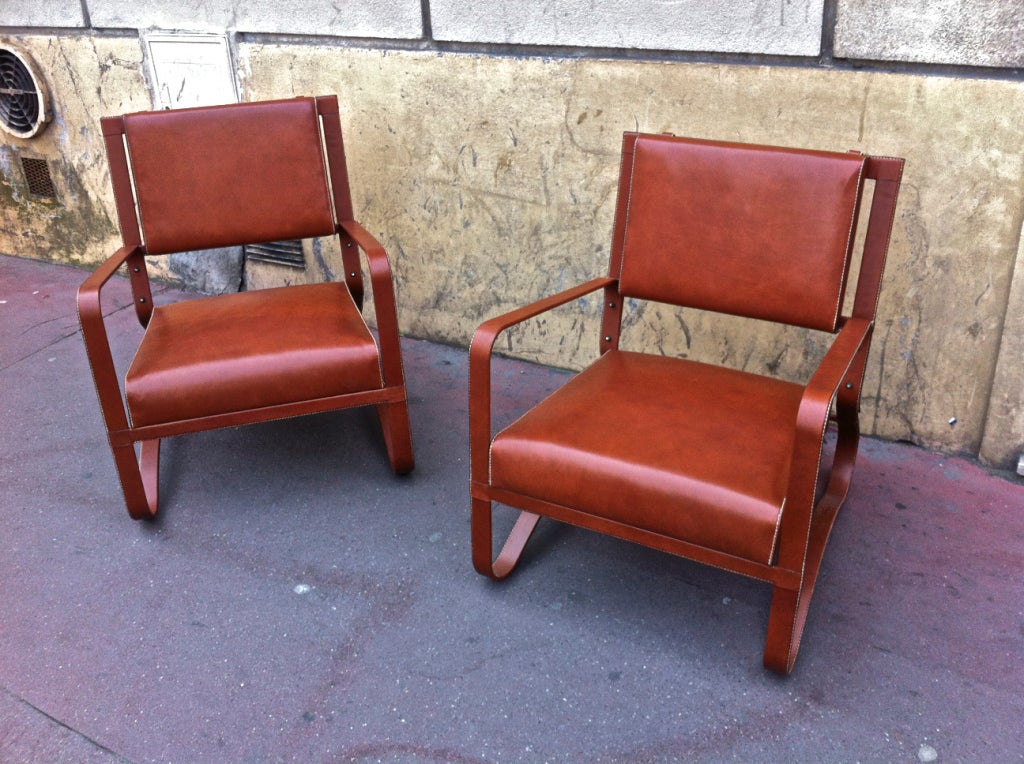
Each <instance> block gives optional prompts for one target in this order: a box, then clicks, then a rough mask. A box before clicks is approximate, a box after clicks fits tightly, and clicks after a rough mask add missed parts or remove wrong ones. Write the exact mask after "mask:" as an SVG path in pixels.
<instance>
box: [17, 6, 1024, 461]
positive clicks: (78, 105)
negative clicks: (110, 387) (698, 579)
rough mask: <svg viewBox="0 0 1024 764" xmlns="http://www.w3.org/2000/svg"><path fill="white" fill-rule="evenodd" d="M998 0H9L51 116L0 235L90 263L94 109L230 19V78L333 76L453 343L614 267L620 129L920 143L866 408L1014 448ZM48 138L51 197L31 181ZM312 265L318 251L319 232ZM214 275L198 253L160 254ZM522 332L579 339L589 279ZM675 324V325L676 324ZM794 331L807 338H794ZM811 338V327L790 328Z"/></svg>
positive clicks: (279, 91) (905, 425) (362, 178)
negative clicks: (610, 255)
mask: <svg viewBox="0 0 1024 764" xmlns="http://www.w3.org/2000/svg"><path fill="white" fill-rule="evenodd" d="M1012 5H1013V4H1008V3H1003V2H1001V0H942V2H925V0H887V1H886V2H881V0H779V2H774V3H767V2H763V0H757V2H755V1H754V0H737V1H736V2H711V3H703V4H697V3H665V2H659V1H656V0H646V1H645V0H641V1H640V2H636V0H633V1H632V2H629V3H627V2H625V1H624V0H606V1H605V2H601V3H594V2H592V1H591V0H586V1H584V0H549V2H545V3H521V2H515V1H514V0H494V1H493V2H488V3H467V2H457V0H378V1H376V2H355V1H354V0H342V1H339V0H334V2H330V1H329V0H313V1H312V2H302V3H300V2H287V1H280V0H279V1H278V2H270V1H269V0H257V1H255V2H244V3H243V2H241V1H240V0H234V1H233V2H221V3H212V2H201V1H199V0H192V1H190V2H186V3H181V2H170V0H137V1H136V2H133V3H131V4H125V3H120V2H115V1H114V0H84V1H82V0H71V1H70V2H69V1H67V0H54V2H50V3H38V2H26V1H25V0H7V2H5V3H3V4H2V5H0V45H11V46H16V47H18V48H19V49H21V50H24V51H27V52H28V53H29V54H30V55H31V56H32V57H33V58H34V59H35V60H36V61H37V63H38V65H39V67H40V69H41V70H42V71H44V72H45V73H46V76H47V77H48V79H49V82H50V87H51V91H52V100H53V107H54V113H55V115H56V116H55V120H54V123H53V124H52V125H51V126H50V127H49V128H48V129H47V130H46V131H44V132H43V133H42V134H41V135H40V136H39V137H38V138H34V139H31V140H20V139H16V138H11V137H9V136H5V137H4V143H2V144H0V201H2V202H3V207H2V209H0V252H5V253H9V254H15V255H21V256H26V257H41V258H50V259H55V260H61V261H65V262H74V263H79V264H82V265H84V266H89V265H93V264H95V263H97V262H99V261H100V260H101V259H103V258H104V257H105V256H107V254H109V252H110V251H112V249H113V247H114V246H115V245H116V242H117V240H118V237H117V231H116V224H115V223H114V222H113V221H114V220H115V219H116V218H115V216H114V211H113V205H112V199H111V198H110V194H109V191H108V180H107V177H106V169H105V159H104V156H103V147H102V140H101V137H100V135H99V133H98V130H97V129H96V128H97V127H98V124H99V118H100V117H101V116H104V115H106V114H116V113H122V112H125V111H132V110H140V109H147V108H152V107H154V106H156V105H159V103H160V99H159V98H158V95H159V94H158V93H156V92H155V88H154V83H153V74H152V72H151V71H150V70H149V63H150V61H149V55H150V54H149V52H148V51H147V48H146V45H145V43H144V40H145V38H146V36H147V35H149V34H150V33H152V32H154V31H161V32H175V31H177V32H212V33H219V34H223V35H226V38H227V40H228V43H229V49H230V60H231V67H232V73H233V77H234V83H232V84H233V86H234V88H233V89H234V91H235V92H237V94H238V96H239V97H240V98H242V99H243V100H256V99H261V98H275V97H289V96H292V95H300V94H316V93H337V94H338V95H340V96H341V100H342V108H343V115H342V118H343V127H344V130H345V135H346V145H347V149H348V152H349V167H350V174H351V175H352V180H353V185H354V192H355V196H356V199H355V201H356V206H357V214H358V217H359V218H360V219H361V220H362V221H363V222H364V223H365V224H366V225H367V226H368V227H369V228H370V229H371V230H372V231H374V232H375V233H377V234H378V235H379V236H380V237H381V238H382V240H383V241H384V242H385V244H386V246H387V247H388V249H389V251H390V253H391V256H392V259H393V263H394V265H395V270H396V274H397V278H398V287H399V295H400V304H401V311H402V313H401V317H400V320H401V323H402V326H403V329H404V330H405V331H406V332H407V333H409V334H412V335H414V336H419V337H426V338H430V339H436V340H441V341H446V342H454V343H459V344H466V343H468V341H469V338H470V336H471V334H472V331H473V329H474V328H475V327H476V326H477V325H478V324H479V323H480V321H482V320H483V319H485V318H487V317H488V316H491V315H494V314H496V313H497V312H499V311H501V310H504V309H506V308H509V307H512V306H515V305H521V304H523V303H525V302H527V301H529V300H532V299H535V298H537V297H539V296H541V295H544V294H548V293H550V292H552V291H554V290H556V289H559V288H562V287H565V286H568V285H569V284H572V283H575V282H578V281H582V280H584V279H586V278H589V277H592V276H594V275H599V274H601V273H602V272H603V270H604V268H605V267H606V262H607V248H608V241H609V238H610V225H611V215H612V211H613V207H614V196H615V182H616V177H617V166H618V153H619V145H620V140H621V134H622V132H623V131H624V130H633V129H640V130H645V131H651V132H661V131H671V132H675V133H677V134H690V135H696V136H701V137H714V138H726V139H734V140H745V141H752V142H765V143H780V144H786V145H799V146H809V147H817V148H831V149H839V150H845V149H860V150H864V151H867V152H872V153H882V154H896V155H900V156H904V157H906V158H907V160H908V165H907V174H906V178H905V184H904V191H903V195H902V201H901V206H900V211H899V215H898V220H897V226H896V230H895V231H894V239H893V246H892V250H891V254H890V261H889V266H888V269H887V274H886V282H885V285H884V287H883V295H882V304H881V308H880V318H879V326H878V332H877V335H876V340H875V346H874V350H873V353H872V357H871V362H870V367H869V372H868V391H867V394H866V396H865V406H864V414H865V416H864V423H865V429H866V431H867V432H870V433H874V434H878V435H881V436H883V437H888V438H898V439H906V440H910V441H913V442H917V443H920V444H922V445H926V446H930V447H937V448H941V449H946V450H949V451H952V452H958V453H967V454H974V455H979V456H981V457H982V458H983V459H984V460H986V461H988V462H990V463H992V464H995V465H998V466H1001V467H1010V466H1012V465H1014V464H1016V461H1017V458H1018V455H1019V454H1020V452H1021V451H1022V450H1024V415H1022V413H1021V412H1022V411H1024V383H1022V380H1024V351H1022V347H1024V345H1022V344H1021V340H1020V337H1021V327H1022V325H1024V249H1022V248H1021V230H1022V225H1024V137H1022V129H1021V125H1022V124H1024V76H1022V72H1021V68H1020V67H1021V66H1022V65H1024V58H1022V56H1024V44H1022V34H1024V21H1022V19H1021V18H1020V16H1019V14H1016V13H1014V12H1012ZM20 156H38V157H43V158H46V159H47V160H48V161H49V162H50V166H51V167H52V168H53V170H54V182H55V185H56V186H57V188H58V197H59V198H58V199H57V200H56V201H53V200H38V199H34V198H31V197H30V195H28V194H26V193H25V191H24V188H23V182H22V180H21V178H20V176H19V173H18V169H17V165H18V162H17V159H18V158H19V157H20ZM308 255H309V258H308V259H309V262H308V264H307V270H306V272H305V273H304V274H302V275H301V276H297V275H296V274H295V272H294V271H291V272H285V271H275V270H274V268H273V267H269V268H263V269H262V270H259V271H258V272H254V274H253V275H252V278H251V279H250V283H254V284H258V285H260V286H265V285H271V284H273V283H275V282H276V283H284V282H286V281H294V280H298V279H322V278H331V277H332V276H333V275H334V273H335V272H336V271H337V269H338V268H339V267H340V266H339V264H338V263H337V259H336V254H335V253H334V252H333V251H332V249H331V248H330V246H329V245H327V244H326V243H324V244H321V243H317V244H316V246H315V247H314V248H313V250H312V251H311V252H309V253H308ZM161 272H162V273H163V274H164V275H165V276H167V277H169V278H177V279H178V280H180V281H184V282H186V283H190V284H192V286H194V287H202V286H203V285H204V284H208V283H209V282H210V279H204V277H203V275H202V274H201V273H197V272H196V269H195V262H194V261H193V262H190V264H189V267H188V269H183V268H179V269H177V270H175V269H174V268H173V267H172V268H164V269H163V270H162V271H161ZM577 308H582V309H583V310H582V316H581V313H580V311H579V310H568V311H563V312H560V313H559V314H557V315H552V316H551V317H549V318H548V319H547V320H546V321H543V322H539V323H537V324H534V325H530V326H528V327H526V328H524V329H523V330H522V331H520V332H517V333H515V334H514V335H512V336H511V337H510V341H511V343H512V344H511V350H512V351H513V352H514V353H515V354H518V355H521V356H524V357H528V358H533V359H536V360H539V361H543V362H547V363H557V364H560V365H566V366H580V365H582V364H584V363H586V362H588V361H589V360H590V359H592V358H593V355H594V351H595V348H596V332H597V328H596V325H595V323H594V316H595V312H596V305H593V304H584V305H582V306H577ZM628 321H629V331H630V336H631V338H632V339H631V341H634V342H635V343H636V344H643V345H645V346H647V347H656V348H658V349H661V350H663V351H664V352H669V353H675V354H679V355H685V356H689V357H693V358H698V359H701V358H703V359H711V360H716V361H725V362H727V363H732V364H734V365H736V366H739V367H742V368H748V369H751V370H759V371H764V370H772V371H776V372H777V373H780V374H783V375H785V376H789V377H796V378H799V377H802V376H803V375H805V374H806V373H807V370H808V368H810V364H811V363H812V361H813V358H814V355H815V353H818V352H820V350H821V347H822V346H823V341H822V338H816V337H803V336H800V337H794V336H793V335H792V334H791V333H787V332H781V333H778V332H774V333H773V332H772V331H768V330H765V331H762V332H759V333H756V334H753V335H751V334H750V333H749V332H747V333H744V334H741V335H740V336H739V338H737V337H736V335H733V334H731V333H730V330H731V329H733V328H734V327H733V326H732V325H731V324H730V322H729V321H724V322H723V321H718V320H715V319H713V318H711V317H701V316H692V315H689V314H683V315H679V314H676V313H674V312H672V311H668V310H666V309H665V308H664V307H663V306H658V305H651V304H640V305H637V306H635V310H634V312H633V314H631V316H630V317H629V319H628ZM680 327H684V329H683V330H681V329H680ZM794 343H795V344H794ZM797 346H799V350H797V349H794V348H796V347H797Z"/></svg>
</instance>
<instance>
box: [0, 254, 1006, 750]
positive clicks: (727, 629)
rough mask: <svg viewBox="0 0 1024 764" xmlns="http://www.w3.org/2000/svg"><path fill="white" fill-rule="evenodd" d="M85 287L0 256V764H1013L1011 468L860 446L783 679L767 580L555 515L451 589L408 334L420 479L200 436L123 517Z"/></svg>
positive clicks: (311, 426)
mask: <svg viewBox="0 0 1024 764" xmlns="http://www.w3.org/2000/svg"><path fill="white" fill-rule="evenodd" d="M83 277H84V273H83V272H82V271H78V270H75V269H73V268H67V267H62V266H55V265H44V264H40V263H34V262H30V261H25V260H17V259H13V258H7V257H0V416H2V419H0V422H2V427H3V431H2V438H0V542H2V543H0V583H2V590H0V761H2V762H113V761H132V762H149V761H152V762H162V761H168V762H227V761H231V762H234V761H239V762H277V761H301V762H334V761H339V762H340V761H388V762H406V761H410V762H480V761H498V762H519V761H524V762H534V761H537V762H540V761H558V762H564V761H601V762H648V761H650V762H661V761H714V762H719V761H743V762H754V761H756V762H761V761H764V762H774V761H780V762H781V761H787V762H788V761H806V762H822V761H835V762H853V761H879V762H901V761H903V762H915V761H932V760H937V761H947V762H948V761H978V762H1010V761H1022V760H1024V724H1022V722H1021V719H1022V718H1024V693H1022V686H1024V481H1022V480H1021V479H1020V478H1016V477H1014V476H1009V475H1006V476H999V475H991V474H989V473H988V472H986V471H985V470H984V469H982V468H980V467H978V466H976V465H974V464H972V463H970V462H967V461H963V460H959V459H951V458H945V457H942V456H938V455H934V454H930V453H927V452H925V451H922V450H919V449H916V448H913V447H910V446H906V445H897V444H891V443H883V442H879V441H873V440H868V441H866V442H865V443H864V448H863V452H862V457H861V459H860V462H859V464H858V473H857V476H856V478H855V481H854V488H853V491H852V495H851V497H850V500H849V502H848V505H847V507H846V510H845V514H844V515H842V516H841V517H840V520H839V522H838V523H837V526H836V529H835V532H834V534H833V538H832V543H831V547H830V550H829V553H828V554H827V556H826V560H825V564H824V569H823V572H822V577H821V580H820V582H819V585H818V589H817V592H816V594H815V601H814V603H813V604H812V607H811V613H810V618H809V623H808V627H807V632H806V635H805V637H804V641H803V647H802V650H801V653H800V657H799V659H798V661H797V666H796V670H795V672H794V674H793V676H791V677H790V678H788V679H782V678H779V677H776V676H774V675H771V674H768V673H766V672H764V671H763V670H762V669H761V666H760V659H761V648H762V640H763V638H764V634H765V627H766V618H767V611H768V603H769V591H768V588H767V587H766V586H764V585H762V584H760V583H758V582H755V581H749V580H746V579H741V578H738V577H735V576H731V575H728V574H725V573H721V572H718V571H716V570H712V569H707V568H702V567H698V566H696V565H694V564H691V563H689V562H686V561H684V560H680V559H676V558H673V557H670V556H667V555H664V554H660V553H656V552H652V551H649V550H645V549H642V548H639V547H636V546H631V545H627V544H625V543H622V542H616V541H613V540H611V539H606V538H603V537H600V536H597V535H595V534H590V533H586V532H583V531H579V530H575V529H571V528H568V527H565V526H557V525H555V524H551V523H549V524H548V525H547V526H545V525H543V524H542V526H541V529H540V530H539V531H538V537H536V538H535V540H534V543H533V546H532V548H531V551H529V552H528V557H527V558H525V559H524V563H523V567H522V568H521V569H520V571H519V572H518V573H517V574H516V575H515V576H514V577H512V578H511V579H509V580H508V581H506V582H504V583H502V584H493V583H491V582H489V581H487V580H485V579H483V578H481V577H480V576H478V575H476V574H475V573H474V572H473V570H472V568H471V565H470V559H469V544H468V538H469V513H468V498H467V483H468V467H467V415H466V354H465V351H464V350H461V349H456V348H451V347H444V346H440V345H435V344H429V343H426V342H420V341H414V340H409V341H406V342H405V345H404V349H405V353H406V367H407V372H408V377H409V385H410V388H411V391H412V396H413V403H412V416H413V430H414V440H415V446H416V456H417V459H418V466H417V469H416V471H415V472H414V473H413V474H412V475H410V476H408V477H406V478H396V477H394V476H393V475H392V474H391V473H390V471H389V469H388V467H387V463H386V459H385V457H384V454H383V446H382V443H381V438H380V434H379V430H378V428H377V425H376V421H375V419H374V418H373V417H372V415H370V414H369V412H363V411H351V412H343V413H338V414H330V415H325V416H316V417H309V418H305V419H300V420H291V421H286V422H277V423H273V424H268V425H260V426H255V427H249V428H242V429H232V430H224V431H218V432H212V433H205V434H201V435H195V436H190V437H182V438H176V439H172V440H171V441H170V442H168V443H167V445H166V446H165V450H164V464H163V468H164V469H163V473H162V474H163V480H162V501H163V511H162V515H161V517H160V519H159V520H157V521H156V522H152V523H138V522H134V521H132V520H130V519H129V517H128V515H127V513H126V512H125V510H124V508H123V505H122V504H121V499H120V494H119V490H118V486H117V483H116V478H115V475H114V469H113V463H112V460H111V457H110V454H109V451H108V450H107V448H106V443H105V438H104V435H103V432H102V428H101V421H100V414H99V408H98V405H97V403H96V399H95V394H94V391H93V387H92V382H91V379H90V377H89V371H88V367H87V363H86V360H85V354H84V350H83V347H82V342H81V337H80V336H79V333H78V325H77V319H76V317H75V311H74V291H75V289H76V287H77V285H78V283H79V282H80V281H81V280H82V278H83ZM125 295H126V292H122V295H121V297H120V298H119V301H117V300H112V301H111V302H110V304H109V306H107V307H108V309H109V311H110V312H111V313H112V314H113V316H112V322H113V326H114V327H115V331H114V335H115V337H117V339H119V340H126V339H127V338H128V336H129V335H130V334H132V333H133V332H136V331H137V327H133V325H132V319H131V316H130V315H129V314H130V312H131V311H130V310H129V311H126V310H123V309H122V306H123V305H125V304H126V302H127V301H128V300H127V299H126V296H125ZM123 344H124V345H125V347H127V342H125V343H123ZM124 352H125V354H123V355H120V356H119V357H120V358H121V359H122V360H123V359H124V358H126V357H127V355H126V353H127V351H124ZM497 378H498V382H499V384H501V385H502V386H503V387H504V388H506V389H507V390H508V391H510V392H513V391H514V394H510V395H499V396H498V399H499V405H501V406H509V407H510V406H511V401H512V400H513V399H515V398H518V397H520V396H521V395H533V394H536V393H537V392H538V391H539V390H541V389H543V388H550V387H551V386H553V385H556V384H557V383H558V381H559V379H560V375H559V374H558V373H556V372H552V371H550V370H546V369H538V368H536V367H531V366H528V365H524V364H517V363H512V362H502V363H501V364H500V369H499V373H498V375H497Z"/></svg>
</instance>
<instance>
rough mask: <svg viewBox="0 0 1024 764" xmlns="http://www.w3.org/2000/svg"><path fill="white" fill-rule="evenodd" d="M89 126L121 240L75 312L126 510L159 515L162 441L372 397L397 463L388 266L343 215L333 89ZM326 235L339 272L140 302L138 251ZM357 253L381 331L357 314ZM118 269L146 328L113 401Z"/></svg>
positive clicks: (402, 396)
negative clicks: (107, 300) (337, 252)
mask: <svg viewBox="0 0 1024 764" xmlns="http://www.w3.org/2000/svg"><path fill="white" fill-rule="evenodd" d="M102 126H103V134H104V138H105V140H106V146H107V155H108V159H109V162H110V174H111V182H112V184H113V187H114V196H115V200H116V203H117V212H118V218H119V222H120V226H121V236H122V239H123V242H124V246H123V247H121V249H119V250H118V251H117V253H115V254H114V255H113V257H111V258H110V259H109V260H107V261H106V262H105V263H104V264H103V265H102V266H100V268H99V269H98V270H97V271H96V272H95V273H93V274H92V275H91V276H90V277H89V278H88V279H86V281H85V282H84V283H83V284H82V286H81V287H80V288H79V290H78V311H79V319H80V321H81V325H82V334H83V337H84V339H85V346H86V350H87V353H88V356H89V363H90V365H91V366H92V372H93V378H94V380H95V383H96V390H97V392H98V394H99V400H100V408H101V409H102V412H103V418H104V422H105V424H106V428H107V434H108V438H109V441H110V447H111V449H112V451H113V454H114V463H115V465H116V467H117V472H118V476H119V478H120V481H121V486H122V489H123V491H124V499H125V503H126V504H127V506H128V512H129V514H130V515H131V516H132V517H133V518H136V519H140V518H148V517H153V516H154V515H155V514H156V512H157V499H158V492H157V487H158V482H159V474H158V473H159V455H160V439H161V438H164V437H168V436H171V435H180V434H183V433H189V432H198V431H201V430H209V429H213V428H218V427H227V426H233V425H241V424H250V423H254V422H262V421H267V420H271V419H281V418H284V417H292V416H298V415H302V414H311V413H314V412H323V411H329V410H333V409H340V408H346V407H350V406H363V405H374V406H376V408H377V412H378V414H379V417H380V420H381V424H382V426H383V430H384V439H385V444H386V447H387V451H388V456H389V458H390V461H391V466H392V468H393V469H394V471H395V472H396V473H405V472H408V471H410V470H411V469H412V468H413V452H412V443H411V438H410V431H409V414H408V403H407V395H406V388H405V380H404V377H403V370H402V358H401V353H400V349H399V334H398V320H397V315H396V311H395V297H394V287H393V284H392V275H391V268H390V265H389V263H388V258H387V255H386V253H385V252H384V249H383V248H382V247H381V245H380V244H379V243H378V242H377V241H376V240H375V239H374V237H373V236H372V235H371V234H370V233H369V232H367V231H366V230H365V229H364V228H363V227H362V226H360V225H359V223H357V222H355V220H354V219H353V215H352V200H351V197H350V194H349V185H348V177H347V170H346V166H345V151H344V147H343V144H342V137H341V123H340V119H339V113H338V100H337V98H336V97H335V96H326V97H320V98H296V99H291V100H283V101H266V102H257V103H245V104H231V105H226V106H213V107H203V108H195V109H181V110H176V111H160V112H144V113H137V114H128V115H125V116H122V117H110V118H106V119H103V120H102ZM333 235H336V236H337V237H338V239H339V241H340V245H341V251H342V259H343V262H344V265H345V281H344V282H337V283H317V284H304V285H300V286H287V287H278V288H273V289H265V290H258V291H251V292H239V293H236V294H227V295H218V296H215V297H197V298H196V299H189V300H185V301H182V302H178V303H174V304H168V305H163V306H154V304H153V296H152V291H151V289H150V283H149V278H148V275H147V271H146V257H147V256H154V255H166V254H170V253H173V252H181V251H195V250H207V249H213V248H218V247H229V246H235V245H241V244H248V243H256V242H267V241H276V240H285V239H302V238H310V237H322V236H333ZM360 250H361V251H362V252H363V253H364V254H365V256H366V259H367V263H368V271H369V277H370V284H371V288H372V293H373V297H374V301H373V302H374V309H375V312H376V319H377V332H378V336H379V341H378V340H375V338H374V336H373V334H371V332H370V329H369V328H368V327H367V325H366V323H365V322H364V321H363V317H362V315H361V310H362V303H363V277H362V269H361V260H360V255H359V252H360ZM211 256H214V255H213V254H212V253H211ZM122 265H124V266H126V268H127V273H128V276H129V278H130V284H131V291H132V296H133V299H134V304H135V312H136V314H137V316H138V320H139V322H140V323H141V324H142V326H143V327H145V328H146V331H145V333H144V334H143V336H142V339H141V342H140V344H139V347H138V350H137V352H136V354H135V357H134V360H133V361H132V362H131V365H130V367H129V368H128V369H127V373H126V375H125V381H124V391H123V397H122V391H121V388H120V386H119V383H118V378H117V371H116V369H115V366H114V362H113V356H112V353H111V349H110V344H109V340H108V337H107V331H106V327H105V324H104V319H103V313H102V309H101V303H100V293H101V289H102V288H103V287H104V285H106V284H107V282H108V281H109V279H110V278H111V276H113V275H114V274H115V273H116V272H117V271H118V269H119V268H120V267H121V266H122ZM136 443H139V444H141V445H140V446H139V452H138V454H137V453H136V446H135V444H136Z"/></svg>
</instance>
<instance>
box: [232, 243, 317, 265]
mask: <svg viewBox="0 0 1024 764" xmlns="http://www.w3.org/2000/svg"><path fill="white" fill-rule="evenodd" d="M245 256H246V258H247V259H249V260H259V261H260V262H264V263H273V264H274V265H287V266H288V267H290V268H305V267H306V260H305V258H304V257H303V255H302V240H301V239H290V240H288V241H270V242H266V243H264V244H246V245H245Z"/></svg>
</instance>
